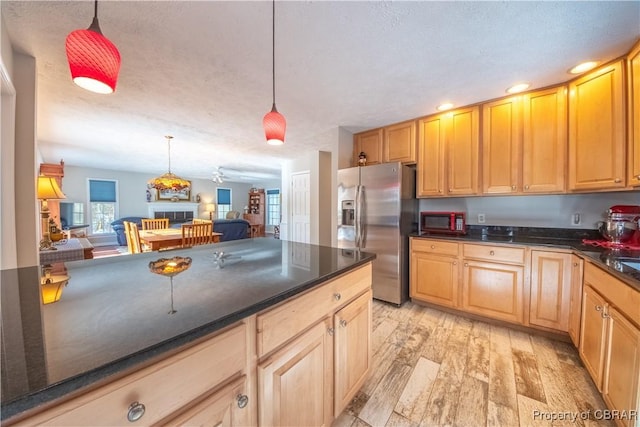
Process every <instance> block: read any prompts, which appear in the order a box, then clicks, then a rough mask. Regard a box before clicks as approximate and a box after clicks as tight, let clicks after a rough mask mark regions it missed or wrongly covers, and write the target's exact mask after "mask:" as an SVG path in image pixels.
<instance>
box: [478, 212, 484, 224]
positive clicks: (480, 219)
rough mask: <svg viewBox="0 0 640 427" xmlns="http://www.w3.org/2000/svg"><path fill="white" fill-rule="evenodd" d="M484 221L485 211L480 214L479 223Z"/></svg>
mask: <svg viewBox="0 0 640 427" xmlns="http://www.w3.org/2000/svg"><path fill="white" fill-rule="evenodd" d="M484 221H485V219H484V214H483V213H480V214H478V224H484Z"/></svg>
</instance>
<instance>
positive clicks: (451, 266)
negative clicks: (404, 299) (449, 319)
mask: <svg viewBox="0 0 640 427" xmlns="http://www.w3.org/2000/svg"><path fill="white" fill-rule="evenodd" d="M458 277H459V274H458V259H457V258H455V257H449V256H441V255H432V254H428V253H425V252H415V251H414V252H412V253H411V277H410V296H411V298H412V299H416V300H420V301H426V302H432V303H435V304H439V305H444V306H447V307H457V306H458V280H459V279H458Z"/></svg>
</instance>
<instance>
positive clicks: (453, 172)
mask: <svg viewBox="0 0 640 427" xmlns="http://www.w3.org/2000/svg"><path fill="white" fill-rule="evenodd" d="M445 116H446V117H448V120H447V127H446V164H447V169H446V170H447V183H446V185H447V187H446V188H447V195H449V196H462V195H473V194H478V191H479V185H478V181H479V179H478V178H479V163H480V155H479V149H480V148H479V147H480V108H479V107H472V108H465V109H460V110H454V111H451V112H449V113H446V114H445Z"/></svg>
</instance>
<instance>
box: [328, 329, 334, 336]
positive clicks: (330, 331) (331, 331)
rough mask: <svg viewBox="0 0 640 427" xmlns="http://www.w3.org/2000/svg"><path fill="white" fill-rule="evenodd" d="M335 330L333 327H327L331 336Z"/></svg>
mask: <svg viewBox="0 0 640 427" xmlns="http://www.w3.org/2000/svg"><path fill="white" fill-rule="evenodd" d="M333 330H334V329H333V328H329V329H327V333H328V334H329V336H333Z"/></svg>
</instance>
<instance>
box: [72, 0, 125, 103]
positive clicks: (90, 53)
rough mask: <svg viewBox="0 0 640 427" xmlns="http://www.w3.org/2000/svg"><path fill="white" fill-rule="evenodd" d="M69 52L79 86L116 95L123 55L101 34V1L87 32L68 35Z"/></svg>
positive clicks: (96, 6)
mask: <svg viewBox="0 0 640 427" xmlns="http://www.w3.org/2000/svg"><path fill="white" fill-rule="evenodd" d="M66 49H67V60H68V61H69V69H70V70H71V78H72V79H73V82H74V83H75V84H77V85H78V86H80V87H81V88H84V89H87V90H89V91H91V92H96V93H113V91H115V90H116V83H117V80H118V72H119V71H120V52H118V48H116V46H115V45H114V44H113V43H111V41H109V39H108V38H106V37H105V36H103V35H102V31H100V25H99V24H98V0H95V11H94V15H93V22H91V26H90V27H89V28H87V29H86V30H75V31H72V32H71V33H70V34H69V35H68V36H67V42H66Z"/></svg>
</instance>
